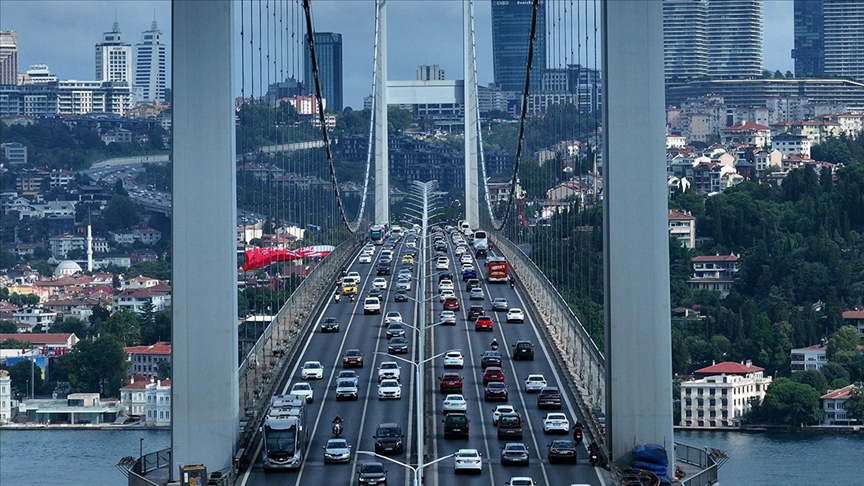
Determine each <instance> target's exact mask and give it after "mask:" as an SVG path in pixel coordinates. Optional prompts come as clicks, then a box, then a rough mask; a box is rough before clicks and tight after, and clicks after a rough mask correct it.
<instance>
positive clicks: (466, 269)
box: [459, 263, 477, 282]
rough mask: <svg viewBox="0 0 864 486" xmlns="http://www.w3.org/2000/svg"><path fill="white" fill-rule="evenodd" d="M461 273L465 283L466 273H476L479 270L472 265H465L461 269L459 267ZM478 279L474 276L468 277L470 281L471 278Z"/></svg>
mask: <svg viewBox="0 0 864 486" xmlns="http://www.w3.org/2000/svg"><path fill="white" fill-rule="evenodd" d="M459 271H460V272H461V273H462V277H463V279H462V281H463V282H464V281H465V278H464V277H465V272H475V273H476V272H477V269H476V268H474V265H472V264H470V263H465V264H463V265H462V266H461V267H459ZM476 277H477V275H474V276H473V277H468V278H469V279H470V278H476Z"/></svg>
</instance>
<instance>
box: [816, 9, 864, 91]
mask: <svg viewBox="0 0 864 486" xmlns="http://www.w3.org/2000/svg"><path fill="white" fill-rule="evenodd" d="M824 12H825V19H824V22H823V24H822V25H823V26H824V29H825V74H827V75H829V76H840V77H845V78H852V79H856V80H858V81H864V0H824Z"/></svg>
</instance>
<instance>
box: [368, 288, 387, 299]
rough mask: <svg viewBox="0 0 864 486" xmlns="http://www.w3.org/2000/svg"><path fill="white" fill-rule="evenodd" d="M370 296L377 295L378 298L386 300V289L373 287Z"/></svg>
mask: <svg viewBox="0 0 864 486" xmlns="http://www.w3.org/2000/svg"><path fill="white" fill-rule="evenodd" d="M367 296H369V297H375V298H376V299H378V300H384V291H383V290H381V289H379V288H378V287H372V288H371V289H369V293H368V294H367Z"/></svg>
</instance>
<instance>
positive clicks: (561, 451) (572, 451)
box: [547, 440, 576, 464]
mask: <svg viewBox="0 0 864 486" xmlns="http://www.w3.org/2000/svg"><path fill="white" fill-rule="evenodd" d="M547 457H549V462H550V463H553V462H572V463H573V464H576V443H575V442H573V441H572V440H553V441H552V443H551V444H549V453H548V454H547Z"/></svg>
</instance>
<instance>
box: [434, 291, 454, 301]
mask: <svg viewBox="0 0 864 486" xmlns="http://www.w3.org/2000/svg"><path fill="white" fill-rule="evenodd" d="M455 298H456V292H453V291H452V290H442V291H441V295H439V296H438V300H440V301H441V302H444V301H445V300H447V299H455Z"/></svg>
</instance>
